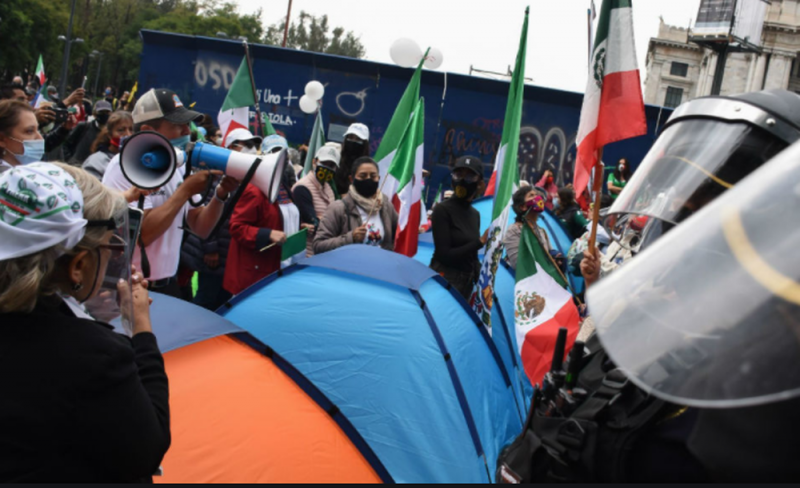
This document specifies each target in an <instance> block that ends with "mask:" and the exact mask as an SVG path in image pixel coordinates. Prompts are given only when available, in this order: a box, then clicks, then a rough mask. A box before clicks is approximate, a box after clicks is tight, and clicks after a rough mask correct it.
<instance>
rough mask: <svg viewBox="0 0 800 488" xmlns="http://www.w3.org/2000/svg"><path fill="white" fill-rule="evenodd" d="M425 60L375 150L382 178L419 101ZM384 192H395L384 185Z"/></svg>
mask: <svg viewBox="0 0 800 488" xmlns="http://www.w3.org/2000/svg"><path fill="white" fill-rule="evenodd" d="M423 62H424V58H423V59H422V60H420V62H419V65H418V66H417V69H416V71H414V74H413V75H412V76H411V81H409V82H408V86H407V87H406V91H405V92H403V96H402V97H401V98H400V102H398V104H397V108H395V109H394V114H393V115H392V120H390V121H389V125H388V126H387V127H386V133H385V134H384V135H383V139H381V143H380V144H379V145H378V150H377V151H375V161H377V162H378V168H379V169H380V173H381V179H383V178H385V177H386V173H387V171H388V170H389V165H390V164H391V163H392V160H393V159H394V153H395V152H396V151H397V146H399V145H400V138H401V137H402V136H403V132H404V131H405V129H406V126H407V125H408V121H409V119H411V114H412V113H413V112H414V106H415V105H416V104H417V101H419V85H420V78H421V77H422V63H423ZM383 193H384V194H385V195H386V196H388V197H389V198H392V197H393V196H394V194H393V193H389V192H388V190H387V188H386V186H384V187H383Z"/></svg>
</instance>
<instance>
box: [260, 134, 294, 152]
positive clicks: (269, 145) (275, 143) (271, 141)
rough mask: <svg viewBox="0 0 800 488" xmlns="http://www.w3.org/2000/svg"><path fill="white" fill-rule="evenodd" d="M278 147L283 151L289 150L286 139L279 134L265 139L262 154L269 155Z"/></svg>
mask: <svg viewBox="0 0 800 488" xmlns="http://www.w3.org/2000/svg"><path fill="white" fill-rule="evenodd" d="M276 147H280V148H281V149H289V143H288V142H286V138H285V137H281V136H279V135H278V134H272V135H271V136H267V138H266V139H264V143H263V144H262V145H261V152H262V153H264V154H269V153H270V152H271V151H272V150H273V149H275V148H276Z"/></svg>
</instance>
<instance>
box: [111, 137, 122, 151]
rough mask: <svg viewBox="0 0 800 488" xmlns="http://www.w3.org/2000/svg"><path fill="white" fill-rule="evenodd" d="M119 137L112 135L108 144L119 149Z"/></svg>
mask: <svg viewBox="0 0 800 488" xmlns="http://www.w3.org/2000/svg"><path fill="white" fill-rule="evenodd" d="M120 139H121V138H120V137H112V138H111V140H109V141H108V144H109V145H110V146H112V147H116V148H117V149H119V145H120Z"/></svg>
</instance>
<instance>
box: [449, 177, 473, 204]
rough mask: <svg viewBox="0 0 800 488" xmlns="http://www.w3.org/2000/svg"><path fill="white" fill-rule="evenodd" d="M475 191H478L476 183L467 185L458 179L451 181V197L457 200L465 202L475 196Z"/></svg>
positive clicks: (467, 183)
mask: <svg viewBox="0 0 800 488" xmlns="http://www.w3.org/2000/svg"><path fill="white" fill-rule="evenodd" d="M476 191H478V182H477V181H475V182H472V183H469V182H466V181H464V180H459V179H454V180H453V196H454V197H456V198H458V199H461V200H466V199H468V198H470V197H471V196H473V195H475V192H476Z"/></svg>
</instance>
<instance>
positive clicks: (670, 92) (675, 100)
mask: <svg viewBox="0 0 800 488" xmlns="http://www.w3.org/2000/svg"><path fill="white" fill-rule="evenodd" d="M682 100H683V88H675V87H674V86H668V87H667V97H666V98H665V99H664V106H665V107H667V108H675V107H677V106H678V105H680V104H681V101H682Z"/></svg>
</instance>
